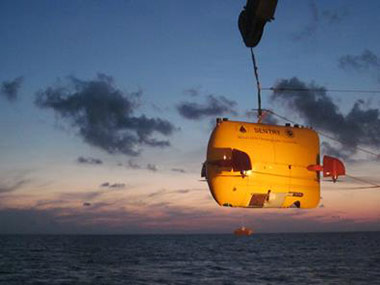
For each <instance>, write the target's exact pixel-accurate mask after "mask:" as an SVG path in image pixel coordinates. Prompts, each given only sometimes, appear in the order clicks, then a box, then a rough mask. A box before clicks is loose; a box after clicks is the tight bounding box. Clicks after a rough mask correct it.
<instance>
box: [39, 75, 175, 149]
mask: <svg viewBox="0 0 380 285" xmlns="http://www.w3.org/2000/svg"><path fill="white" fill-rule="evenodd" d="M140 96H141V91H140V92H136V93H134V94H130V93H126V92H123V91H121V90H120V89H118V88H117V87H116V86H115V84H114V81H113V79H112V77H110V76H106V75H102V74H98V76H97V77H96V78H95V79H94V80H88V81H82V80H79V79H77V78H74V77H70V78H69V79H68V83H67V85H65V86H55V87H48V88H46V89H45V90H41V91H39V92H37V94H36V100H35V103H36V105H37V106H38V107H40V108H45V109H52V110H54V111H55V112H56V113H57V114H58V115H59V116H60V118H61V119H62V120H65V121H68V122H70V123H71V125H72V126H73V127H74V128H75V129H76V130H77V131H78V134H79V136H80V137H82V139H83V140H84V141H85V142H86V143H88V144H90V145H92V146H95V147H98V148H100V149H102V150H105V151H107V152H108V153H122V154H125V155H131V156H137V155H139V154H140V153H141V151H142V147H143V146H150V147H167V146H169V145H170V142H169V141H168V140H162V139H158V138H157V137H155V136H154V135H156V134H160V135H162V136H169V135H171V134H172V133H173V132H174V130H175V127H174V125H173V124H172V123H170V122H169V121H166V120H163V119H161V118H148V117H147V116H145V115H144V114H142V115H140V116H136V115H134V113H135V111H136V109H137V108H138V107H139V104H138V98H139V97H140Z"/></svg>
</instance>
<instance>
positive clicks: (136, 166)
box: [128, 159, 141, 169]
mask: <svg viewBox="0 0 380 285" xmlns="http://www.w3.org/2000/svg"><path fill="white" fill-rule="evenodd" d="M128 167H129V168H132V169H140V168H141V166H140V165H138V164H137V163H136V162H134V161H133V160H131V159H130V160H128Z"/></svg>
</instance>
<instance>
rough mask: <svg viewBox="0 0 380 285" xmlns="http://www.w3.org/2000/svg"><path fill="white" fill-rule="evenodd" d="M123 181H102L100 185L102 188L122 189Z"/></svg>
mask: <svg viewBox="0 0 380 285" xmlns="http://www.w3.org/2000/svg"><path fill="white" fill-rule="evenodd" d="M125 186H126V185H125V183H113V184H111V183H109V182H104V183H103V184H101V185H100V187H103V188H111V189H122V188H125Z"/></svg>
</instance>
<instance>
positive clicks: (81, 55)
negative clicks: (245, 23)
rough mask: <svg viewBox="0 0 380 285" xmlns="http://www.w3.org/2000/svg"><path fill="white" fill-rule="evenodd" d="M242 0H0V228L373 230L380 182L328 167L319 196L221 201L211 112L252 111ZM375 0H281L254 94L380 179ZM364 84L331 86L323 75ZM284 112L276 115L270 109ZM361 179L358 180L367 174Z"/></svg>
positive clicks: (325, 147) (261, 53)
mask: <svg viewBox="0 0 380 285" xmlns="http://www.w3.org/2000/svg"><path fill="white" fill-rule="evenodd" d="M245 2H246V1H245V0H208V1H204V0H192V1H189V0H155V1H141V0H113V1H100V0H81V1H78V0H65V1H58V0H35V1H28V0H24V1H21V0H3V1H0V66H1V68H0V133H1V139H0V233H84V234H87V233H99V234H133V233H229V232H231V231H232V230H234V229H235V228H236V227H238V226H240V224H241V223H242V222H243V223H244V224H245V225H247V226H249V227H252V228H254V229H255V230H256V231H258V232H263V233H265V232H303V231H306V232H310V231H365V230H380V188H372V189H364V188H365V187H366V186H370V185H368V184H364V183H360V182H358V181H357V180H354V179H352V178H349V177H345V178H342V179H341V182H339V183H336V184H333V183H330V182H322V187H321V190H322V191H321V193H322V194H321V196H322V200H321V204H320V206H319V207H318V208H316V209H312V210H299V209H278V210H269V209H237V208H223V207H220V206H218V205H217V203H216V202H215V201H214V200H213V198H212V197H211V195H210V192H209V190H208V187H207V184H206V183H205V182H202V181H200V180H201V177H200V170H201V164H202V162H203V161H204V160H205V155H206V147H207V142H208V139H209V135H210V132H211V130H212V128H213V125H214V122H215V118H216V117H228V118H230V119H233V120H245V121H247V120H249V121H255V120H256V119H255V117H253V116H252V115H249V113H248V112H249V111H251V109H254V108H257V105H256V96H255V94H256V90H255V83H254V81H253V73H252V63H251V58H250V53H249V50H248V49H247V48H246V47H245V46H244V44H243V41H242V39H241V36H240V33H239V30H238V27H237V19H238V15H239V13H240V11H241V9H242V8H243V6H244V5H245ZM379 13H380V2H379V1H378V0H364V1H354V0H334V1H331V0H320V1H316V0H291V1H285V0H279V3H278V6H277V10H276V14H275V20H274V21H273V22H271V23H268V24H267V25H266V27H265V32H264V35H263V38H262V40H261V42H260V44H259V45H258V46H257V47H256V48H255V53H256V57H257V61H258V65H259V73H260V80H261V84H262V86H263V87H264V88H270V87H276V86H283V87H292V88H294V87H296V88H313V89H314V91H310V92H299V93H297V92H295V93H293V94H288V93H277V94H273V92H272V91H264V92H263V107H264V108H268V109H271V110H274V111H275V112H276V113H278V114H281V115H283V116H285V117H287V118H289V119H291V120H293V121H297V122H300V123H302V124H306V125H311V126H313V127H315V128H316V129H319V130H321V132H323V133H325V134H327V135H329V136H331V137H335V138H336V139H337V140H340V141H342V142H343V144H339V143H336V142H334V141H331V140H328V139H325V138H324V137H321V140H322V148H321V149H322V154H329V155H334V156H339V157H341V158H343V160H344V161H345V164H346V168H347V173H348V174H349V175H351V176H354V177H357V178H359V179H361V180H365V181H369V182H371V183H372V184H380V175H379V172H380V166H379V161H380V159H379V158H377V160H376V156H375V155H371V154H368V153H365V152H361V151H358V147H359V148H363V149H365V150H369V151H370V152H372V153H374V154H377V153H380V113H379V108H380V92H378V93H376V92H372V93H370V92H369V93H368V92H367V93H365V92H359V90H362V91H363V90H372V91H377V90H380V37H379V31H378V27H379ZM337 89H344V90H358V92H347V93H340V92H334V91H326V90H337ZM277 123H279V124H284V123H285V122H284V121H281V120H278V121H277ZM363 187H364V188H363Z"/></svg>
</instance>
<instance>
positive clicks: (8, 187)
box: [0, 179, 29, 194]
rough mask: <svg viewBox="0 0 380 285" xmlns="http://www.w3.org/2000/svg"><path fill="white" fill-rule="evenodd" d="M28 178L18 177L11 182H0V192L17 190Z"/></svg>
mask: <svg viewBox="0 0 380 285" xmlns="http://www.w3.org/2000/svg"><path fill="white" fill-rule="evenodd" d="M27 182H29V180H26V179H20V180H17V181H12V182H4V181H2V182H0V194H2V193H9V192H14V191H17V190H19V189H20V188H21V187H22V186H24V185H25V184H26V183H27Z"/></svg>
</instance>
